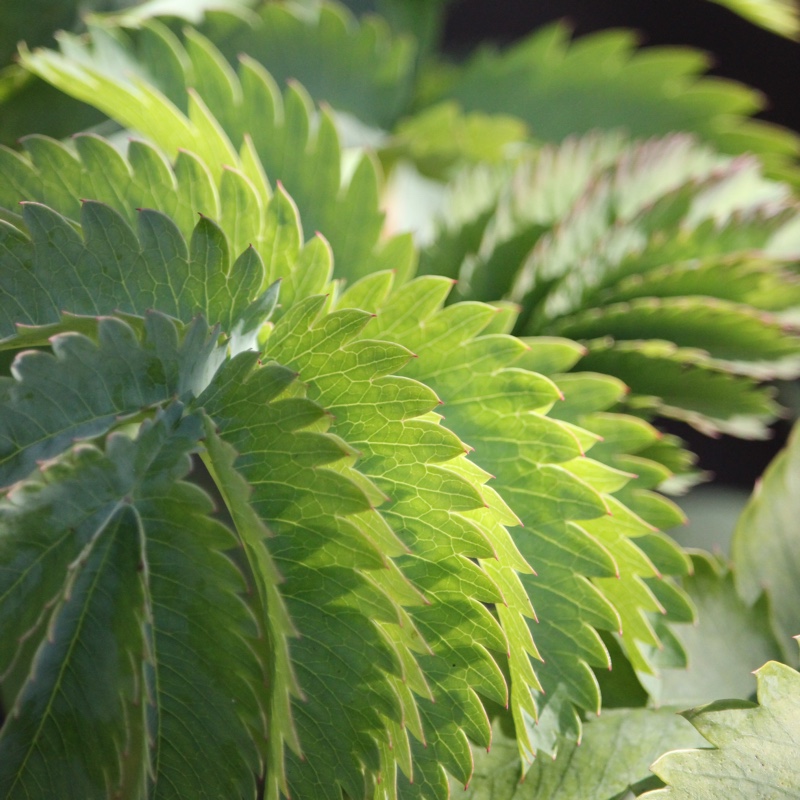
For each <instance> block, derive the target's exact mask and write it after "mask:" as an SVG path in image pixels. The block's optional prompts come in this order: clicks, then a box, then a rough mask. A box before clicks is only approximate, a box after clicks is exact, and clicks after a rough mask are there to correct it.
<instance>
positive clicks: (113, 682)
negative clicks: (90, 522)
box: [0, 507, 147, 798]
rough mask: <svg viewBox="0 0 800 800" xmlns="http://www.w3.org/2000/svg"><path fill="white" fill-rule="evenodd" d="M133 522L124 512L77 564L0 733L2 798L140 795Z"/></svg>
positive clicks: (141, 608) (142, 647)
mask: <svg viewBox="0 0 800 800" xmlns="http://www.w3.org/2000/svg"><path fill="white" fill-rule="evenodd" d="M137 522H138V521H137V519H136V515H135V513H134V512H133V511H132V510H130V509H126V508H124V507H123V508H122V509H121V510H119V511H118V512H117V513H116V514H113V515H112V516H111V518H110V519H109V520H108V521H107V522H106V524H105V525H104V527H103V529H102V535H101V536H99V537H98V538H99V541H96V542H90V543H88V545H87V547H86V548H85V549H84V551H83V552H82V553H81V554H80V556H79V558H78V559H77V560H76V561H75V562H73V564H72V565H71V568H70V570H69V573H70V574H69V575H68V578H67V581H66V583H65V585H64V588H63V590H62V591H61V592H60V593H59V594H60V597H59V599H58V602H57V604H56V607H55V608H54V610H53V615H52V618H51V621H50V623H49V625H48V632H47V638H46V640H45V641H44V642H43V643H42V645H41V646H40V647H39V650H38V652H37V654H36V658H35V661H34V664H33V666H32V672H31V675H30V676H29V678H28V680H27V682H26V684H25V686H24V687H23V689H22V691H21V692H20V693H19V695H18V696H17V698H16V701H15V703H14V707H13V708H12V709H11V711H10V718H9V721H8V722H7V723H6V724H5V725H4V726H3V729H2V735H1V736H0V756H1V757H2V759H1V760H0V763H2V768H0V770H1V771H0V788H2V790H3V795H4V796H5V797H8V798H16V797H30V796H31V795H30V793H31V792H32V791H37V792H46V793H48V794H60V795H61V796H62V797H66V796H69V797H75V798H77V797H99V796H101V795H104V794H106V795H108V794H112V793H114V792H118V791H121V790H122V789H123V787H126V788H127V790H128V791H130V792H133V793H137V794H138V793H140V792H141V791H142V789H143V784H144V778H145V773H146V767H145V765H146V760H145V759H143V758H142V756H143V751H144V752H146V748H145V747H144V746H143V741H142V739H143V734H144V729H145V719H144V716H145V715H144V711H145V708H146V700H145V697H144V692H143V689H144V687H143V684H144V674H143V672H144V670H143V664H142V659H143V657H144V656H145V653H146V650H147V643H146V640H145V632H144V624H143V623H144V617H145V603H144V594H145V588H144V586H143V580H142V575H141V571H140V570H138V569H137V566H138V565H139V564H140V563H141V560H142V554H141V545H142V542H141V538H140V535H139V530H138V524H137ZM87 680H88V681H91V686H92V691H91V692H90V693H88V694H87V693H86V691H85V681H87ZM128 718H130V719H128ZM67 737H68V738H67ZM137 739H138V741H137ZM56 754H58V755H56ZM59 756H60V759H63V765H62V764H59V763H58V760H57V759H59ZM131 757H132V758H131ZM128 758H131V761H132V763H126V761H127V759H128ZM60 759H59V760H60ZM54 762H55V763H54ZM64 767H66V769H64Z"/></svg>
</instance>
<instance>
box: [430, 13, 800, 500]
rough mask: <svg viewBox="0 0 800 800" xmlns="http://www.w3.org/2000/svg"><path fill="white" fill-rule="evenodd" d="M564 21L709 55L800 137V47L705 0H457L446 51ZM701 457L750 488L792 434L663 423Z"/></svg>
mask: <svg viewBox="0 0 800 800" xmlns="http://www.w3.org/2000/svg"><path fill="white" fill-rule="evenodd" d="M561 19H566V20H568V21H569V22H570V24H571V26H572V28H573V29H574V31H575V34H576V35H578V36H580V35H584V34H587V33H591V32H592V31H598V30H603V29H607V28H632V29H634V30H636V31H638V32H639V34H640V41H641V43H642V45H643V46H645V47H647V46H653V45H688V46H691V47H694V48H698V49H700V50H703V51H705V52H706V53H707V54H708V55H709V56H710V58H711V65H712V66H711V74H714V75H717V76H720V77H725V78H732V79H734V80H738V81H741V82H742V83H745V84H747V85H749V86H751V87H754V88H756V89H759V90H760V91H761V93H762V94H763V96H764V103H765V109H764V111H763V112H762V113H761V114H760V115H759V116H760V117H761V118H763V119H765V120H768V121H770V122H774V123H777V124H780V125H784V126H786V127H789V128H793V129H794V130H796V131H798V132H800V44H798V43H797V42H792V41H789V40H787V39H784V38H782V37H780V36H776V35H775V34H772V33H769V32H768V31H764V30H762V29H760V28H758V27H756V26H755V25H753V24H751V23H749V22H748V21H747V20H744V19H742V18H740V17H738V16H737V15H735V14H733V13H732V12H730V11H728V10H727V9H726V8H723V7H722V6H719V5H717V4H715V3H711V2H704V1H703V0H613V1H612V2H609V0H494V1H493V2H492V0H456V2H454V3H452V5H451V6H450V7H449V9H448V15H447V21H446V24H445V28H444V44H445V49H446V50H447V51H449V52H450V53H451V54H453V55H454V56H459V55H465V54H466V53H467V52H469V51H470V50H473V49H474V48H475V47H476V46H478V45H480V44H481V43H496V44H498V45H504V44H510V43H512V42H513V41H515V40H517V39H520V38H522V37H523V36H525V35H526V34H528V33H530V32H531V31H533V30H534V29H536V28H539V27H541V26H542V25H545V24H547V23H549V22H554V21H556V20H561ZM658 426H659V427H660V428H661V429H662V430H668V431H669V432H672V433H676V434H678V435H679V436H681V437H682V438H684V439H685V440H687V442H688V443H689V445H690V447H691V449H692V450H694V452H695V453H697V454H698V456H699V459H700V466H701V467H702V468H704V469H706V470H710V471H711V472H713V473H715V474H716V476H717V479H718V480H719V481H720V482H721V483H724V484H727V485H731V486H741V487H747V488H749V487H752V485H753V483H754V482H755V481H756V480H757V478H758V477H759V476H760V475H761V473H762V472H763V471H764V468H765V467H766V466H767V464H768V463H769V461H770V460H771V459H772V457H773V456H774V454H775V453H776V452H777V451H778V450H779V449H780V447H782V445H783V444H784V442H785V440H786V437H787V435H788V432H789V429H790V427H791V426H790V423H789V422H788V421H780V422H778V423H776V425H774V426H773V433H774V436H773V438H772V439H771V440H769V441H760V442H743V441H741V440H738V439H733V438H731V437H727V436H723V437H721V438H720V439H717V440H710V439H708V438H707V437H705V436H703V435H701V434H698V433H697V432H696V431H694V430H692V429H691V428H689V427H687V426H685V425H681V424H679V423H675V422H672V421H659V423H658Z"/></svg>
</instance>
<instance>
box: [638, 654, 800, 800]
mask: <svg viewBox="0 0 800 800" xmlns="http://www.w3.org/2000/svg"><path fill="white" fill-rule="evenodd" d="M756 678H757V680H758V701H759V705H757V706H756V705H754V704H752V703H730V702H728V703H726V702H719V703H711V704H710V705H708V706H704V707H701V708H699V709H695V710H694V711H690V712H686V713H685V716H686V718H687V719H688V720H689V722H691V723H692V725H694V726H695V728H697V730H698V731H699V732H700V733H701V734H702V735H703V736H704V737H705V738H706V739H707V740H708V742H709V743H710V744H712V745H714V749H708V748H705V749H702V750H686V751H680V752H675V753H668V754H667V755H665V756H662V757H661V758H660V759H659V760H658V761H657V762H656V763H655V764H654V765H653V770H654V772H655V773H656V774H657V775H658V776H659V777H660V778H662V779H663V780H665V781H666V782H667V784H668V786H667V788H665V789H661V790H659V791H655V792H650V793H648V794H646V795H645V797H648V798H654V799H655V798H681V797H686V798H690V797H691V798H716V797H730V798H740V797H741V798H745V797H764V798H766V797H776V798H777V797H786V798H789V797H793V796H796V795H797V792H798V790H800V775H798V771H797V758H796V754H797V725H798V720H800V675H798V673H797V672H795V671H794V670H793V669H791V667H787V666H786V665H785V664H779V663H777V662H775V661H770V662H769V663H768V664H765V665H764V666H763V667H761V669H759V670H758V672H757V673H756Z"/></svg>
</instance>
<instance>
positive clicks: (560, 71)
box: [442, 25, 797, 155]
mask: <svg viewBox="0 0 800 800" xmlns="http://www.w3.org/2000/svg"><path fill="white" fill-rule="evenodd" d="M706 66H707V61H706V58H705V57H704V56H703V55H702V54H701V53H699V52H697V51H693V50H689V49H681V48H677V47H651V48H647V49H646V50H637V49H636V39H635V37H634V36H633V34H632V33H631V32H629V31H604V32H602V33H597V34H593V35H590V36H585V37H582V38H580V39H577V40H574V41H570V39H569V32H568V30H567V28H566V27H565V26H564V25H552V26H549V27H546V28H543V29H541V30H538V31H536V32H535V33H533V34H532V35H530V36H528V37H527V38H525V39H523V40H522V41H521V42H520V43H518V44H516V45H514V46H513V47H511V48H509V49H508V50H507V51H505V52H502V53H497V52H494V51H493V50H490V49H488V48H484V49H482V50H481V51H479V53H478V54H477V55H476V56H474V57H473V58H472V59H471V60H470V61H469V62H468V63H467V65H466V67H464V68H463V69H462V70H459V71H457V72H456V74H455V76H454V77H453V78H452V79H451V80H450V81H449V83H448V84H447V85H446V87H445V89H444V91H443V92H442V94H443V95H444V96H445V97H448V98H452V99H454V100H457V101H458V102H459V103H461V105H462V106H463V107H464V108H465V109H466V110H467V111H477V110H481V111H484V112H488V113H495V114H497V113H500V114H503V113H504V114H513V115H515V116H518V117H520V118H522V119H523V120H525V121H526V122H527V123H528V124H529V125H530V127H531V130H532V132H533V134H534V136H536V137H537V138H538V139H540V140H544V141H561V140H563V139H565V138H566V137H568V136H570V135H574V134H576V133H577V134H583V133H587V132H588V131H590V130H593V129H598V128H599V129H604V130H616V129H624V130H626V131H628V132H629V133H630V134H631V135H633V136H636V137H638V138H645V137H648V136H658V135H661V134H662V133H663V132H664V131H689V132H692V133H697V134H699V135H700V136H702V137H703V138H705V139H706V140H708V141H710V142H713V143H714V144H715V145H717V146H718V147H720V148H721V149H723V150H724V151H726V152H732V153H738V152H742V150H741V149H739V148H740V147H741V144H740V142H741V138H740V137H742V136H744V138H746V139H747V141H748V144H747V145H746V149H748V150H755V151H756V152H759V151H760V152H765V151H766V152H770V151H772V152H778V153H781V154H783V155H788V154H790V153H792V152H796V149H797V140H796V138H795V137H794V136H793V135H791V134H788V133H787V132H785V131H781V130H780V129H778V128H775V127H774V126H768V125H765V124H764V123H759V122H754V121H751V120H748V119H747V117H748V116H749V115H751V114H752V113H753V112H754V111H757V110H758V109H759V107H760V102H759V99H758V98H757V96H756V95H755V94H754V93H753V92H752V91H751V90H749V89H747V88H745V87H744V86H742V85H740V84H736V83H733V82H731V81H722V80H720V79H713V78H704V77H701V73H702V71H703V70H704V68H705V67H706ZM760 136H763V137H764V140H763V141H762V142H759V141H758V138H759V137H760ZM759 145H760V147H759Z"/></svg>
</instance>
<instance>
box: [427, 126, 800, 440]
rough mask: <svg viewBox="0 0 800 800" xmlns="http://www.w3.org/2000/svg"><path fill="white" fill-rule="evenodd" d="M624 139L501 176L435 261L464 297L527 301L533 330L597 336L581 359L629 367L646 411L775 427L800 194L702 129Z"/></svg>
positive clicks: (746, 431)
mask: <svg viewBox="0 0 800 800" xmlns="http://www.w3.org/2000/svg"><path fill="white" fill-rule="evenodd" d="M621 144H622V143H621V140H620V139H619V138H618V137H611V138H607V137H600V136H590V137H587V138H585V139H583V140H575V141H569V142H566V143H565V144H564V145H561V146H559V147H558V148H553V149H545V150H544V151H542V153H541V154H540V155H539V156H537V157H536V158H535V159H531V160H528V161H526V162H524V163H523V164H522V165H520V167H518V168H517V169H516V170H515V171H514V172H513V174H511V175H510V176H509V177H508V178H504V177H501V176H498V177H497V178H495V179H494V191H493V193H492V195H490V196H491V197H492V198H493V199H492V200H490V201H489V202H488V203H486V201H484V205H483V207H481V208H469V207H464V204H463V201H458V202H459V204H457V205H455V208H454V215H453V222H450V223H446V222H445V223H444V224H443V229H442V236H441V240H440V242H437V243H434V244H433V245H431V246H430V247H429V248H428V250H427V253H426V256H425V258H424V259H423V267H424V269H425V270H426V271H443V272H445V273H446V274H452V275H454V277H458V278H459V279H460V280H459V286H458V291H459V293H460V294H461V296H462V297H466V298H481V299H500V298H503V297H506V298H508V299H511V300H513V301H516V302H517V303H519V304H520V305H521V307H522V313H521V317H520V323H518V330H520V331H523V332H528V333H548V334H552V333H560V334H563V335H566V336H571V337H574V338H577V339H579V340H583V341H584V342H585V343H586V345H587V347H588V353H587V354H586V357H585V359H583V360H581V361H580V362H579V367H580V368H584V369H589V370H595V371H598V372H605V373H608V374H611V375H616V376H618V377H620V378H621V379H622V380H624V381H625V382H626V383H627V384H628V385H629V386H630V387H631V389H632V393H631V395H630V396H629V398H628V399H627V403H628V404H629V405H630V406H631V407H633V408H637V409H639V412H638V413H653V412H658V413H660V414H664V415H667V416H674V417H677V418H679V419H683V420H686V421H688V422H690V423H691V424H693V425H695V426H696V427H698V428H700V429H701V430H705V431H706V432H709V433H714V432H716V431H726V432H730V433H737V434H739V435H744V436H754V437H758V436H764V435H765V433H766V427H765V424H766V423H768V422H769V421H770V420H771V419H772V418H774V414H775V412H776V410H777V409H776V406H775V404H774V403H773V401H772V399H771V396H770V393H769V392H768V391H766V390H764V389H762V388H759V387H758V386H757V383H756V382H757V381H760V380H764V379H768V378H771V377H775V376H778V375H781V376H789V375H794V374H797V370H798V339H797V336H796V335H795V332H794V329H793V327H792V325H791V324H790V323H788V322H787V321H786V320H785V319H784V318H783V316H782V312H783V311H785V310H786V309H787V308H791V307H792V306H793V305H794V304H795V303H796V301H797V278H796V276H795V275H794V272H793V270H792V269H791V267H789V266H788V265H787V263H786V262H787V260H789V259H790V258H791V257H792V254H793V253H795V252H797V250H798V247H799V246H800V245H798V230H799V229H800V225H799V224H798V216H797V209H796V203H795V202H794V200H793V199H792V198H791V196H790V194H789V193H788V190H787V188H786V187H785V186H782V185H781V184H777V183H772V182H770V181H767V180H765V179H764V178H762V177H761V175H760V174H759V170H758V168H757V165H755V164H754V163H752V162H748V161H746V160H738V161H733V162H731V161H728V160H726V159H721V158H720V157H719V156H716V155H714V154H713V153H711V152H710V151H709V150H707V149H706V148H703V147H700V146H698V145H696V144H695V143H693V142H692V141H691V140H689V139H686V138H683V137H670V138H667V139H664V140H660V141H659V140H654V141H652V142H649V143H645V144H641V145H638V146H635V147H634V148H632V149H631V150H628V151H625V152H624V154H621V153H622V151H621V149H620V148H621ZM484 180H485V178H484V177H482V176H481V175H480V174H479V173H478V174H475V175H474V177H470V176H469V175H467V176H466V177H465V178H462V179H460V180H457V181H456V182H454V186H453V190H454V191H455V190H463V189H464V188H466V187H468V186H469V184H470V182H475V181H484ZM455 202H456V201H454V203H455ZM768 264H769V265H772V264H774V265H775V268H773V269H770V270H769V277H765V275H766V274H767V272H768V270H767V266H766V265H768ZM723 269H724V270H725V273H726V279H725V280H724V281H722V280H719V278H716V279H715V276H716V275H718V273H719V271H720V270H723ZM778 286H780V287H781V288H780V289H778ZM712 319H713V320H715V322H714V323H713V324H712V322H711V320H712ZM717 337H719V338H717ZM681 376H683V377H681ZM712 398H713V399H712ZM720 400H721V401H722V402H719V401H720Z"/></svg>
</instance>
